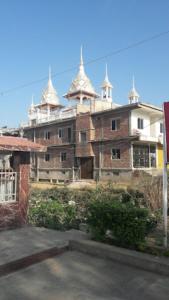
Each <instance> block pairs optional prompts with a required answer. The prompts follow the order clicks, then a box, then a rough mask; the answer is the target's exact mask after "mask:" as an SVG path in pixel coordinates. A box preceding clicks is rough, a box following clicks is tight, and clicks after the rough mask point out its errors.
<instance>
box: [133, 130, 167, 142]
mask: <svg viewBox="0 0 169 300" xmlns="http://www.w3.org/2000/svg"><path fill="white" fill-rule="evenodd" d="M131 135H135V136H138V137H139V141H143V142H152V143H160V144H163V134H157V133H155V134H154V135H148V134H147V135H146V134H145V133H143V132H142V130H139V129H132V130H131Z"/></svg>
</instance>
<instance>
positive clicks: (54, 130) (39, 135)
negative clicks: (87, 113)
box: [25, 120, 75, 146]
mask: <svg viewBox="0 0 169 300" xmlns="http://www.w3.org/2000/svg"><path fill="white" fill-rule="evenodd" d="M68 128H71V139H69V138H68ZM59 129H62V130H63V137H61V138H59ZM34 130H35V141H36V143H40V144H42V145H45V146H46V145H56V144H57V145H62V144H68V143H73V142H74V139H75V122H74V120H71V121H66V122H60V123H59V124H58V123H57V124H56V123H55V124H52V125H49V126H48V125H46V126H43V127H37V128H35V129H29V130H27V131H26V132H25V135H26V137H27V138H29V139H31V140H32V139H33V136H34V134H33V131H34ZM45 132H49V133H50V139H45Z"/></svg>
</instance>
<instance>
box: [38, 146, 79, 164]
mask: <svg viewBox="0 0 169 300" xmlns="http://www.w3.org/2000/svg"><path fill="white" fill-rule="evenodd" d="M61 152H65V153H66V160H65V161H61V157H60V154H61ZM47 153H48V154H49V155H50V160H49V161H45V153H38V154H37V155H38V157H39V168H72V166H73V164H74V146H73V145H68V146H64V147H58V148H53V149H52V148H49V149H48V151H47Z"/></svg>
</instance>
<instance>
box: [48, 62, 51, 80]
mask: <svg viewBox="0 0 169 300" xmlns="http://www.w3.org/2000/svg"><path fill="white" fill-rule="evenodd" d="M51 73H52V71H51V66H50V65H49V79H48V80H51V77H52V76H51Z"/></svg>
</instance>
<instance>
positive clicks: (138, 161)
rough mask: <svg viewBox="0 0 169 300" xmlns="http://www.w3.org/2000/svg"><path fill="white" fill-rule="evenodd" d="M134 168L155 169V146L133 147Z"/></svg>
mask: <svg viewBox="0 0 169 300" xmlns="http://www.w3.org/2000/svg"><path fill="white" fill-rule="evenodd" d="M133 167H134V168H156V146H155V145H133Z"/></svg>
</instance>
